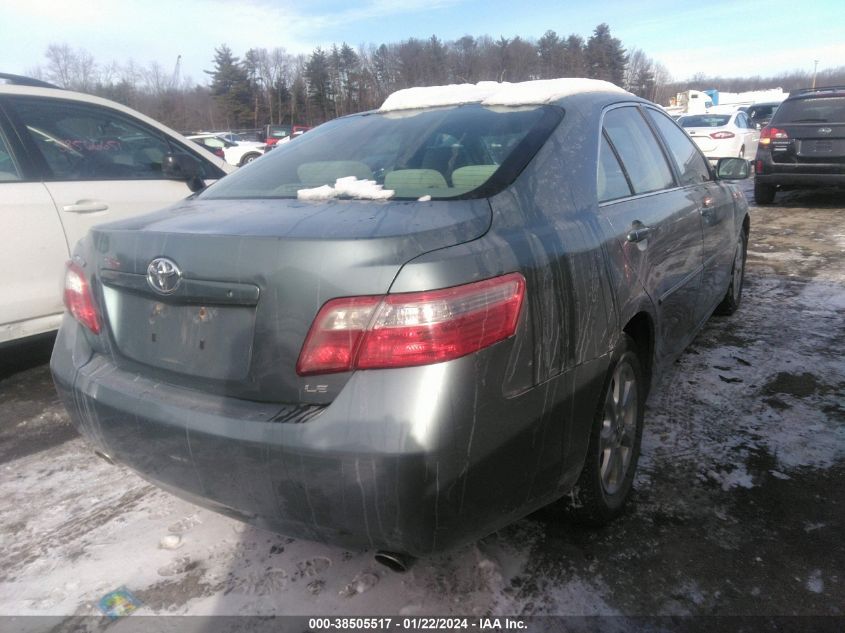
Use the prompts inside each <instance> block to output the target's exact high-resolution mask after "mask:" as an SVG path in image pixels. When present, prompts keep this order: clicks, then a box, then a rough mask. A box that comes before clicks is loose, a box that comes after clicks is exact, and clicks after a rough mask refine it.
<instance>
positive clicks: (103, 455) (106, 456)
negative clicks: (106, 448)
mask: <svg viewBox="0 0 845 633" xmlns="http://www.w3.org/2000/svg"><path fill="white" fill-rule="evenodd" d="M94 455H96V456H97V457H99V458H100V459H102V460H103V461H104V462H108V463H109V464H111V465H112V466H114V460H113V459H112V458H111V455H109V454H108V453H104V452H103V451H97V450H95V451H94Z"/></svg>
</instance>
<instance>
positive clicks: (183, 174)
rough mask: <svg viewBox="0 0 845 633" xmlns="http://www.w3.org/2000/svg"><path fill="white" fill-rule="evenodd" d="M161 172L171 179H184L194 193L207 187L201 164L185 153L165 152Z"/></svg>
mask: <svg viewBox="0 0 845 633" xmlns="http://www.w3.org/2000/svg"><path fill="white" fill-rule="evenodd" d="M161 173H162V174H163V175H164V177H165V178H169V179H170V180H182V181H184V182H185V184H187V185H188V189H190V190H191V191H193V192H194V193H196V192H197V191H201V190H203V189H205V182H203V179H202V173H201V170H200V164H199V163H198V162H197V161H196V160H195V159H194V158H191V157H190V156H187V155H185V154H165V155H164V159H162V161H161Z"/></svg>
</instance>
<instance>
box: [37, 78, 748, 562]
mask: <svg viewBox="0 0 845 633" xmlns="http://www.w3.org/2000/svg"><path fill="white" fill-rule="evenodd" d="M622 102H624V103H627V104H629V105H630V106H631V107H633V108H635V109H639V108H643V107H644V106H645V102H642V101H641V100H639V99H637V98H635V97H633V96H630V95H627V94H619V93H603V92H593V93H586V94H576V95H572V96H569V97H567V98H564V99H561V100H560V101H559V102H557V103H556V104H554V105H550V106H543V107H544V108H547V109H549V108H553V109H556V110H557V111H558V114H557V115H556V116H557V119H556V120H555V125H554V126H552V127H551V129H549V130H547V131H546V132H545V133H544V136H543V138H542V139H541V142H540V143H538V144H537V146H536V147H535V148H534V149H533V150H532V151H531V152H530V156H526V157H524V164H523V165H521V166H520V167H519V169H518V170H516V173H514V174H513V175H512V177H511V178H510V180H508V181H507V182H503V183H500V186H498V187H492V188H490V189H489V190H483V187H484V185H482V191H483V193H484V195H479V196H473V194H472V192H471V191H470V192H469V193H468V194H461V195H458V196H455V197H453V198H451V199H450V198H444V199H438V198H437V196H436V195H435V196H434V199H431V200H425V199H423V200H416V199H406V200H402V199H399V200H387V201H374V200H346V199H332V200H324V201H317V202H313V201H302V200H296V199H293V198H291V197H285V198H272V197H267V198H257V197H256V198H254V199H234V200H230V199H226V197H225V196H220V197H217V198H215V196H214V195H213V194H214V188H213V187H212V188H211V189H210V190H209V194H208V195H207V196H199V197H198V198H197V199H194V200H188V201H185V202H183V203H182V204H180V205H177V206H175V207H171V208H169V209H167V210H164V211H161V212H158V213H156V214H152V215H149V216H145V217H143V218H140V219H135V220H132V221H125V222H121V223H114V224H111V225H105V226H102V227H99V228H97V229H95V230H94V231H92V232H91V234H89V236H88V237H87V238H86V239H85V240H83V241H82V242H81V243H80V244H79V245H78V246H77V248H76V251H75V260H74V261H76V262H77V263H78V265H79V266H80V268H81V270H83V271H84V275H85V279H86V280H87V282H88V283H89V284H90V287H91V292H92V295H93V297H94V299H95V303H96V305H97V308H98V312H99V314H100V317H101V320H102V322H103V327H102V330H101V331H100V332H99V333H94V332H93V331H91V330H90V329H88V328H86V327H84V326H83V325H81V324H80V323H79V322H78V321H77V320H76V319H74V318H73V317H72V316H71V315H69V314H66V315H65V317H64V322H63V325H62V328H61V330H60V333H59V337H58V339H57V342H56V348H55V351H54V354H53V358H52V362H51V367H52V371H53V375H54V379H55V382H56V385H57V388H58V390H59V393H60V395H61V396H62V399H63V401H64V403H65V405H66V406H67V408H68V409H69V411H70V412H71V416H72V418H73V420H74V422H75V424H76V425H77V426H78V427H79V428H80V430H81V431H82V433H83V434H84V435H85V436H86V437H87V438H88V440H89V441H90V442H91V443H92V444H93V445H94V446H95V447H96V448H97V449H98V450H100V451H102V452H104V453H107V454H108V455H109V456H111V457H112V458H113V459H114V460H115V461H118V462H121V463H123V464H126V465H128V466H129V467H131V468H133V469H134V470H136V471H138V472H139V473H140V474H141V475H143V476H144V477H146V478H148V479H150V480H152V481H154V482H155V483H157V484H158V485H160V486H162V487H164V488H166V489H168V490H170V491H172V492H174V493H175V494H177V495H180V496H182V497H184V498H186V499H189V500H191V501H193V502H195V503H197V504H200V505H203V506H206V507H209V508H212V509H214V510H216V511H218V512H221V513H223V514H227V515H229V516H233V517H235V518H238V519H240V520H244V521H247V522H250V523H253V524H256V525H259V526H262V527H265V528H268V529H272V530H276V531H279V532H281V533H284V534H288V535H291V536H296V537H302V538H307V539H312V540H320V541H326V542H331V543H339V544H344V545H346V546H349V547H369V548H375V549H384V550H390V551H397V552H404V553H407V554H412V555H425V554H428V553H431V552H434V551H438V550H442V549H445V548H449V547H453V546H455V545H458V544H460V543H464V542H467V541H470V540H473V539H476V538H478V537H480V536H483V535H484V534H487V533H490V532H491V531H494V530H496V529H498V528H500V527H502V526H504V525H506V524H508V523H509V522H512V521H513V520H515V519H518V518H520V517H522V516H524V515H526V514H528V513H529V512H531V511H534V510H536V509H537V508H539V507H542V506H544V505H547V504H549V503H550V502H552V501H555V500H556V499H559V498H561V497H562V496H564V495H565V494H566V493H568V492H569V491H570V490H571V489H572V487H573V485H574V484H575V482H576V481H577V480H578V477H579V474H580V473H581V470H582V466H583V464H584V461H585V455H586V452H587V446H588V439H589V435H590V430H591V428H592V425H593V420H594V418H595V416H596V410H597V407H598V404H599V398H600V395H601V392H602V389H603V384H604V382H605V378H606V376H607V373H608V368H609V366H610V362H611V355H612V351H613V350H614V348H615V346H617V344H618V343H619V340H620V338H621V337H622V336H623V332H624V328H625V326H626V324H627V323H628V322H629V321H631V319H633V318H635V317H637V316H638V315H639V318H640V319H642V322H647V323H649V324H650V327H651V329H652V334H651V341H650V342H647V341H643V348H644V354H646V355H647V358H644V361H645V362H644V365H647V366H648V368H649V370H650V371H653V372H654V373H655V374H656V373H657V372H659V368H660V367H661V366H662V365H663V364H665V362H666V361H667V359H670V358H671V357H672V356H673V355H676V354H677V353H679V352H680V351H681V349H682V347H683V345H685V344H686V343H687V342H688V340H689V337H681V336H675V337H672V336H665V335H664V330H666V329H667V328H670V327H675V325H670V324H669V323H670V321H669V319H670V318H674V317H671V315H670V316H666V315H667V314H669V313H668V312H667V311H665V310H664V309H663V303H665V302H661V301H660V297H657V296H654V292H655V291H654V289H653V288H651V287H649V286H648V283H644V280H647V279H650V278H652V277H654V278H657V279H664V278H665V277H667V276H669V275H674V276H676V277H677V278H678V279H682V280H685V281H687V282H689V283H690V284H691V285H690V287H689V288H685V289H682V290H680V293H681V294H680V295H676V296H685V297H687V298H686V299H685V301H686V302H687V303H686V304H685V305H684V306H683V308H682V309H683V310H686V311H688V312H689V314H688V315H687V317H688V318H687V321H685V326H686V327H687V330H686V333H687V334H689V332H694V330H695V328H696V327H697V326H699V325H700V323H701V322H702V320H701V319H700V318H696V317H697V316H700V315H701V314H707V315H709V313H710V312H712V310H713V308H714V307H715V304H716V303H717V302H718V301H713V300H710V299H708V300H707V301H706V302H705V303H707V304H708V305H699V303H698V302H700V301H702V296H703V295H702V293H701V288H702V286H703V278H704V275H705V272H704V271H705V266H704V263H705V261H707V260H708V253H707V252H705V248H706V246H705V243H704V241H703V239H702V230H703V229H702V227H701V226H700V225H699V224H698V221H697V220H696V222H695V224H696V225H695V226H694V227H693V228H692V229H690V230H689V232H690V235H689V236H687V239H688V240H691V241H692V242H693V244H692V246H691V249H692V251H691V252H692V255H691V256H690V257H684V258H678V257H672V256H671V250H672V248H673V245H672V243H671V241H665V242H666V243H660V242H657V240H654V242H655V244H653V246H654V247H655V249H656V247H657V246H659V247H660V248H661V249H665V252H662V253H655V254H654V256H653V257H652V259H651V263H649V262H647V261H639V262H638V261H635V260H634V259H633V258H632V257H631V254H630V253H628V252H627V251H628V250H629V247H630V243H628V242H627V241H626V237H625V236H626V235H627V233H628V232H629V230H630V227H629V226H628V224H629V222H630V219H629V216H630V214H631V213H633V214H636V213H637V211H636V209H638V208H640V207H641V206H642V205H643V200H642V199H640V198H638V197H637V196H635V195H631V196H628V198H630V199H620V200H617V201H615V202H614V206H615V207H616V209H617V210H619V211H620V213H619V214H617V217H616V218H615V219H614V218H609V215H610V214H609V210H608V209H607V207H606V206H605V207H601V206H600V205H599V203H598V201H597V194H596V165H597V160H598V158H597V157H598V151H599V149H598V148H599V139H600V137H601V134H602V121H603V116H604V113H605V112H606V111H607V110H608V109H609V108H612V107H614V106H618V105H619V104H620V103H622ZM458 107H459V108H468V107H474V108H479V107H481V106H478V105H470V106H458ZM366 116H371V117H373V116H381V115H379V114H374V113H369V114H367V115H357V119H358V122H357V123H356V124H358V123H360V119H362V118H364V117H366ZM643 116H644V115H643ZM350 118H356V117H350ZM644 120H645V119H644ZM339 125H344V123H343V122H342V121H341V122H340V123H339ZM320 134H321V130H320V128H318V129H316V130H314V131H312V132H311V133H309V135H307V136H306V137H304V138H303V139H301V141H298V143H302V144H304V143H309V142H312V143H317V142H319V138H320ZM309 137H311V138H312V139H316V140H310V139H309ZM658 138H659V137H658ZM449 142H451V141H449ZM661 143H662V141H661ZM295 146H296V144H295V143H293V144H290V145H289V146H288V147H286V148H280V149H279V150H276V151H274V152H273V153H272V154H270V155H268V156H267V157H266V158H265V159H263V160H262V161H257V162H256V163H254V164H253V165H250V166H249V167H247V168H246V169H244V170H243V172H242V177H243V178H246V177H247V176H249V175H250V173H251V170H255V169H258V168H259V166H261V165H264V166H265V167H264V169H268V167H267V165H272V164H273V161H274V160H278V161H281V160H283V158H282V157H283V155H284V153H285V152H295V151H302V150H297V148H296V147H295ZM450 147H452V148H455V147H456V145H455V144H452V145H451V146H450ZM661 147H662V145H661ZM435 149H437V150H439V149H440V148H439V147H437V148H435ZM436 154H437V152H433V153H431V155H432V156H434V155H436ZM454 156H455V152H454V151H453V153H452V158H454ZM668 160H669V159H668V153H667V161H668ZM374 171H375V168H374ZM419 171H420V172H421V171H422V170H419ZM255 173H256V174H257V173H258V172H255ZM453 173H454V172H453ZM414 175H415V176H416V175H418V174H417V172H415V174H414ZM457 180H458V178H457V176H456V177H455V179H454V182H453V183H451V184H452V185H454V186H457ZM677 180H678V176H677V167H673V182H672V185H671V187H668V188H667V191H670V194H671V197H672V199H676V198H684V199H685V200H686V202H685V203H684V204H685V205H686V206H685V207H684V205H681V206H682V207H683V208H682V209H680V210H678V209H672V210H670V211H667V213H666V217H652V218H651V219H650V221H651V222H652V224H653V226H654V228H655V229H656V230H663V231H666V232H668V230H669V229H668V228H661V227H663V224H662V223H663V222H669V221H670V219H671V216H672V214H673V213H675V212H678V211H679V212H682V213H687V212H689V210H690V209H692V211H693V212H694V213H696V214H697V212H698V207H697V206H696V205H697V200H698V199H697V198H696V197H695V196H697V195H699V194H700V192H701V189H702V187H704V188H707V187H712V188H713V191H714V192H718V191H722V192H723V193H724V192H725V191H728V188H729V187H731V185H727V184H724V183H720V182H717V181H715V180H713V181H712V182H710V183H699V184H697V185H696V186H694V187H692V186H690V187H685V186H682V185H681V184H679V183H678V182H677ZM224 182H225V181H222V182H221V185H222V184H223V183H224ZM221 185H215V187H218V186H221ZM660 195H662V194H660V193H657V194H654V196H653V197H658V198H659V196H660ZM725 196H726V199H727V200H729V203H728V202H725V203H724V205H723V206H724V208H723V209H722V211H723V213H725V214H728V215H729V216H730V217H728V218H726V219H725V221H726V222H729V224H730V226H731V227H732V231H731V233H732V234H731V235H730V236H729V237H730V244H727V245H726V244H721V243H719V244H716V243H715V242H714V243H713V244H712V245H711V246H712V247H713V248H714V249H715V250H716V251H719V252H720V253H721V252H722V251H724V249H727V248H730V247H731V244H735V237H736V235H737V234H738V232H739V230H740V229H741V227H742V223H743V219H744V217H745V206H744V201H742V200H741V199H738V198H736V197H733V196H731V195H728V194H725ZM626 200H627V201H626ZM723 202H724V200H723ZM625 205H629V206H628V207H627V208H628V209H629V212H628V215H626V216H624V220H623V221H622V224H619V222H620V220H619V218H620V217H623V215H624V214H621V210H622V207H623V206H625ZM670 206H671V205H670ZM687 207H688V208H687ZM631 209H633V211H631ZM684 209H686V211H684ZM696 217H697V216H696ZM666 226H668V225H666ZM651 247H652V245H649V248H651ZM639 248H642V245H640V247H639ZM637 252H638V253H641V252H642V251H641V250H638V251H637ZM161 257H166V258H168V259H169V260H171V261H172V262H177V263H178V265H179V266H180V267H181V271H182V281H183V283H182V285H181V286H180V287H179V289H178V290H176V291H175V292H174V293H173V294H172V295H162V294H160V293H156V292H154V291H153V290H152V289H150V287H149V286H148V285H146V281H145V275H146V273H147V269H148V266H149V265H150V262H152V261H153V260H155V259H156V258H161ZM710 259H713V261H715V260H716V259H718V258H715V257H714V256H711V257H710ZM638 265H639V266H641V267H642V266H649V265H650V266H651V267H652V268H651V269H649V270H648V271H645V270H644V269H642V268H641V269H639V270H638V269H637V268H636V266H638ZM661 267H662V269H661ZM513 273H518V274H519V275H521V277H522V278H524V280H525V293H524V300H523V301H522V303H521V307H520V311H519V315H518V321H517V324H516V326H515V330H514V331H513V334H512V335H511V336H509V337H508V338H506V339H505V340H501V341H498V342H496V343H494V344H492V345H489V346H486V347H484V348H483V349H480V350H478V351H475V352H474V353H471V354H468V355H464V356H461V357H458V358H453V359H450V360H447V361H444V362H435V363H430V364H422V365H417V366H404V367H391V368H383V369H353V370H349V371H337V372H333V373H322V374H321V373H317V374H306V375H302V374H301V373H300V372H298V371H297V369H296V366H297V357H298V355H299V354H300V351H301V349H302V347H303V341H304V340H305V339H306V336H307V335H308V332H309V328H311V326H312V323H313V322H314V319H315V316H316V315H317V314H318V312H319V311H320V310H321V306H325V305H326V303H327V302H329V301H331V300H335V299H338V298H344V297H356V296H391V295H397V294H401V293H417V292H421V291H431V290H436V289H444V288H452V287H459V286H461V285H462V284H470V283H473V282H478V281H479V280H489V279H495V278H498V277H500V276H503V275H508V274H513ZM723 277H724V282H723V283H724V284H726V283H727V278H728V277H729V275H727V274H725V275H724V276H723ZM675 290H677V288H676V289H675ZM724 290H725V288H719V289H717V292H716V293H715V294H719V293H721V294H724ZM670 294H671V293H670ZM715 294H714V296H715ZM664 299H665V297H664Z"/></svg>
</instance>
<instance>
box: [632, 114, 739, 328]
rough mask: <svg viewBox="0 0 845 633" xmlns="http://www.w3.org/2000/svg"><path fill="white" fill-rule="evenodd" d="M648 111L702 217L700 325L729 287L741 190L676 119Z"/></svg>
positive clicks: (697, 315)
mask: <svg viewBox="0 0 845 633" xmlns="http://www.w3.org/2000/svg"><path fill="white" fill-rule="evenodd" d="M646 112H648V116H649V119H650V120H651V122H652V124H653V125H654V127H655V128H656V129H657V131H658V132H659V134H660V136H661V137H662V139H663V141H664V144H665V146H666V149H667V151H668V153H669V155H670V156H671V157H672V161H673V163H674V167H675V170H676V174H677V178H678V181H679V182H680V183H681V185H682V186H683V187H684V190H685V191H686V192H687V195H688V196H689V197H690V198H691V200H692V201H693V202H694V203H695V205H696V207H697V209H698V213H699V216H700V222H701V234H702V258H703V261H702V267H703V273H702V278H701V291H700V293H699V297H698V301H697V302H696V309H695V324H696V325H699V324H701V323H702V322H703V321H705V320H706V319H707V318H708V317H709V316H710V313H711V312H712V311H713V309H714V308H715V307H716V304H717V303H718V302H719V301H720V300H721V299H722V296H724V294H725V290H726V289H727V287H728V280H729V277H730V273H731V266H732V263H733V259H734V253H735V248H736V239H735V235H736V222H735V221H734V206H735V205H734V196H735V195H739V192H738V190H736V189H735V188H734V187H733V185H729V184H727V183H723V182H719V181H717V180H715V178H714V177H713V173H712V171H711V170H710V168H709V166H708V164H707V159H705V158H704V156H702V155H701V152H699V151H698V148H697V147H696V146H695V145H694V144H693V143H692V142H690V139H689V137H688V136H687V135H686V134H685V133H684V132H683V130H681V129H680V128H679V127H678V126H677V125H676V124H675V122H674V121H672V120H671V119H670V118H669V117H668V116H666V115H665V114H663V113H662V112H660V111H659V110H657V109H656V108H646ZM742 116H743V117H744V116H745V115H744V114H743V115H742Z"/></svg>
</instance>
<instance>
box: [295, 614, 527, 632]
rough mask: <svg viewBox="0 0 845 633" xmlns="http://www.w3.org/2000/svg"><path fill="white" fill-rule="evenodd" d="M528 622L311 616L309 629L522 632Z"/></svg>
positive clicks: (514, 620) (506, 619) (496, 619)
mask: <svg viewBox="0 0 845 633" xmlns="http://www.w3.org/2000/svg"><path fill="white" fill-rule="evenodd" d="M526 627H527V624H526V622H524V621H523V620H520V619H518V618H477V619H476V618H435V617H419V618H310V619H309V620H308V628H309V629H310V630H312V631H319V630H353V631H359V630H363V629H370V630H378V629H381V630H388V629H401V630H406V631H453V630H472V629H476V630H479V631H505V630H512V631H519V630H524V629H526Z"/></svg>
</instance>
